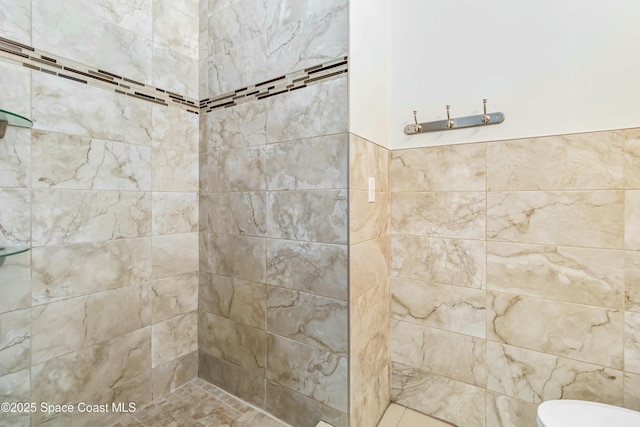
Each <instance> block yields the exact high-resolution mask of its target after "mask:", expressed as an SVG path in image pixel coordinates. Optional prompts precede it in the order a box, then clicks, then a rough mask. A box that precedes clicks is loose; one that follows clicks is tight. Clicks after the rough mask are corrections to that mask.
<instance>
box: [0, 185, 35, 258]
mask: <svg viewBox="0 0 640 427" xmlns="http://www.w3.org/2000/svg"><path fill="white" fill-rule="evenodd" d="M31 200H32V196H31V192H30V191H29V190H28V189H17V188H16V189H12V188H0V245H2V246H13V245H25V244H28V243H29V241H31V226H30V222H31V220H30V218H29V212H30V211H31Z"/></svg>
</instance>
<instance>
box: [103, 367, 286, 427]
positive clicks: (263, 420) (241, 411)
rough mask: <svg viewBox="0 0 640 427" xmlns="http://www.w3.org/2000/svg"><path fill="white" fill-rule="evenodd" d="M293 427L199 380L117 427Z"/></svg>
mask: <svg viewBox="0 0 640 427" xmlns="http://www.w3.org/2000/svg"><path fill="white" fill-rule="evenodd" d="M159 426H162V427H182V426H193V427H196V426H209V427H290V426H289V425H288V424H285V423H283V422H281V421H278V420H276V419H275V418H273V417H271V416H269V415H267V414H266V413H264V412H262V411H260V410H258V409H256V408H255V407H253V406H250V405H248V404H246V403H245V402H243V401H242V400H240V399H237V398H236V397H234V396H232V395H230V394H228V393H226V392H224V391H222V390H221V389H219V388H217V387H215V386H213V385H211V384H209V383H208V382H206V381H204V380H201V379H200V378H196V379H195V380H193V381H191V382H189V383H187V384H185V385H183V386H182V387H180V388H178V389H176V390H175V391H173V392H172V393H169V394H168V395H166V396H164V397H163V398H162V399H159V400H156V401H153V402H151V403H149V404H147V405H145V406H143V407H142V408H139V409H138V410H137V411H136V412H135V413H133V414H130V415H126V416H123V417H122V418H121V419H120V420H119V421H118V422H117V423H116V424H114V425H113V427H159Z"/></svg>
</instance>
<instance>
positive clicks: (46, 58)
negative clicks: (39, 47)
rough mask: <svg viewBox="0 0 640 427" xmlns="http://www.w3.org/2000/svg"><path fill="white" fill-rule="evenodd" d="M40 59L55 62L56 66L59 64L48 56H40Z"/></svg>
mask: <svg viewBox="0 0 640 427" xmlns="http://www.w3.org/2000/svg"><path fill="white" fill-rule="evenodd" d="M40 58H42V59H44V60H45V61H49V62H53V63H54V64H57V63H58V61H57V60H55V59H53V58H49V57H48V56H44V55H40ZM33 59H36V58H33Z"/></svg>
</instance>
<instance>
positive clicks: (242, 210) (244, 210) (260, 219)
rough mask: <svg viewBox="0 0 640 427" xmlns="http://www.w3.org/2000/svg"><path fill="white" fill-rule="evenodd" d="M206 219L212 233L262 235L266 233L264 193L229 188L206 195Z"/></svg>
mask: <svg viewBox="0 0 640 427" xmlns="http://www.w3.org/2000/svg"><path fill="white" fill-rule="evenodd" d="M207 212H208V216H209V217H208V220H207V223H206V224H205V225H206V226H207V228H208V230H209V231H210V232H212V233H224V234H239V235H243V236H256V237H260V236H262V237H264V236H266V235H267V193H266V192H265V191H259V192H258V191H256V192H241V193H240V192H230V193H209V194H208V195H207Z"/></svg>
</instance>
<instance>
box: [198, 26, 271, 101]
mask: <svg viewBox="0 0 640 427" xmlns="http://www.w3.org/2000/svg"><path fill="white" fill-rule="evenodd" d="M206 71H207V72H206V76H207V83H208V92H209V93H208V96H211V97H213V96H217V95H221V94H224V93H228V92H232V91H234V90H237V89H239V88H243V87H247V86H248V85H251V84H255V83H257V82H262V81H264V80H266V79H267V44H266V40H265V39H264V37H259V38H256V39H253V40H250V41H248V42H245V43H243V44H241V45H238V46H235V47H233V48H232V49H230V50H229V51H226V52H222V53H217V54H215V55H213V56H211V57H209V59H208V60H207V61H206Z"/></svg>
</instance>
